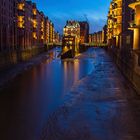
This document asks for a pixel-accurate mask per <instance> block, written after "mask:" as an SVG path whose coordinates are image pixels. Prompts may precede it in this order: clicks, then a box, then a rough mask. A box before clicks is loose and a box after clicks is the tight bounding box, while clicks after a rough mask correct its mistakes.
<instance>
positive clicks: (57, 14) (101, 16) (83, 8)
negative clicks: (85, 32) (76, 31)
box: [33, 0, 110, 33]
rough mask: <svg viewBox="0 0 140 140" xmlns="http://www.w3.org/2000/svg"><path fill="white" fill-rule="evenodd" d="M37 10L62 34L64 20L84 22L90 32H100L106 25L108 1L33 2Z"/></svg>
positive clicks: (40, 0)
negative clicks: (87, 24) (86, 23)
mask: <svg viewBox="0 0 140 140" xmlns="http://www.w3.org/2000/svg"><path fill="white" fill-rule="evenodd" d="M33 1H34V2H36V3H37V7H38V8H39V10H41V11H43V12H44V13H45V15H47V16H49V18H50V19H51V20H52V21H53V23H54V25H55V29H56V30H58V31H59V32H61V33H62V29H63V26H64V25H65V23H66V20H69V19H70V20H73V19H74V20H85V17H84V15H86V16H87V18H88V20H89V23H90V32H94V31H98V30H101V29H102V27H103V25H104V24H105V23H106V19H107V12H108V8H109V3H110V0H33Z"/></svg>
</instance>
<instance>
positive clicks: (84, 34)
mask: <svg viewBox="0 0 140 140" xmlns="http://www.w3.org/2000/svg"><path fill="white" fill-rule="evenodd" d="M79 24H80V44H83V43H88V42H89V23H88V22H87V21H80V22H79Z"/></svg>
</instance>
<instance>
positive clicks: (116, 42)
mask: <svg viewBox="0 0 140 140" xmlns="http://www.w3.org/2000/svg"><path fill="white" fill-rule="evenodd" d="M122 7H123V1H122V0H112V2H111V3H110V7H109V12H108V20H107V29H108V31H107V40H108V45H109V46H115V47H121V40H122V38H121V33H122V22H123V21H122V14H123V12H122Z"/></svg>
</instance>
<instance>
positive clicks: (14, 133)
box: [0, 48, 93, 140]
mask: <svg viewBox="0 0 140 140" xmlns="http://www.w3.org/2000/svg"><path fill="white" fill-rule="evenodd" d="M89 52H90V51H89ZM58 53H59V49H58V48H57V49H54V50H52V51H51V52H50V53H49V56H50V57H49V59H48V60H46V61H44V62H42V63H41V64H40V65H38V66H34V67H33V68H32V69H30V70H27V71H26V72H24V73H23V74H20V75H19V76H17V77H16V78H15V79H13V80H12V81H11V82H10V83H9V84H8V85H7V88H5V89H4V90H3V91H1V94H0V139H1V140H38V139H39V137H40V133H41V130H42V128H43V126H44V124H45V123H46V121H47V117H48V115H49V114H51V113H52V112H53V111H55V110H56V109H57V107H58V106H59V104H61V102H62V99H63V98H64V97H65V95H66V94H67V93H68V92H69V91H70V89H71V87H72V86H73V85H74V84H76V82H77V81H78V80H80V79H82V78H83V77H85V76H86V75H88V74H90V73H91V72H92V70H93V59H91V58H90V57H89V58H84V57H82V56H80V57H79V58H77V59H74V60H65V61H61V60H60V59H59V58H57V57H56V56H57V54H58ZM89 54H90V53H89ZM83 56H84V54H83Z"/></svg>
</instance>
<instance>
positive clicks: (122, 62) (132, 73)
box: [108, 48, 140, 95]
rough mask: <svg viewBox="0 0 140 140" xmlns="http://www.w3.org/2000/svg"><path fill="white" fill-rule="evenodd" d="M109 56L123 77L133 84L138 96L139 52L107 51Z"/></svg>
mask: <svg viewBox="0 0 140 140" xmlns="http://www.w3.org/2000/svg"><path fill="white" fill-rule="evenodd" d="M108 52H109V54H110V56H111V57H112V58H113V60H114V62H115V63H116V64H117V66H118V68H119V69H120V70H121V72H122V73H123V75H124V76H125V77H126V78H127V79H128V80H129V81H130V82H131V83H132V84H133V86H134V88H135V90H136V91H137V93H138V94H139V95H140V52H136V51H128V52H126V51H123V50H120V49H116V48H114V49H108Z"/></svg>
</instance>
